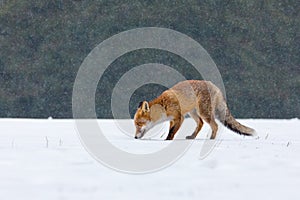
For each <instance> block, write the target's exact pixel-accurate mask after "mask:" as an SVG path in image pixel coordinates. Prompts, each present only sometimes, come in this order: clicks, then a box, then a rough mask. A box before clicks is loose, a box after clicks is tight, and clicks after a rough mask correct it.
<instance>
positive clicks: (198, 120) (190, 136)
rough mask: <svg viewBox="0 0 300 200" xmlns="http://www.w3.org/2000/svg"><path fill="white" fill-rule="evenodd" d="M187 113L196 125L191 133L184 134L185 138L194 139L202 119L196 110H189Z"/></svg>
mask: <svg viewBox="0 0 300 200" xmlns="http://www.w3.org/2000/svg"><path fill="white" fill-rule="evenodd" d="M189 115H190V116H191V117H192V118H193V119H194V120H195V121H196V123H197V127H196V129H195V131H194V132H193V134H192V135H189V136H186V139H195V138H196V137H197V135H198V133H199V131H200V130H201V128H202V126H203V120H202V119H201V117H200V116H199V115H198V113H197V111H196V110H193V111H192V112H190V113H189Z"/></svg>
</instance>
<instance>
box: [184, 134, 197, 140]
mask: <svg viewBox="0 0 300 200" xmlns="http://www.w3.org/2000/svg"><path fill="white" fill-rule="evenodd" d="M185 139H187V140H193V139H195V137H194V136H192V135H189V136H186V137H185Z"/></svg>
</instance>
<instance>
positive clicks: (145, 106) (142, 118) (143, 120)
mask: <svg viewBox="0 0 300 200" xmlns="http://www.w3.org/2000/svg"><path fill="white" fill-rule="evenodd" d="M134 124H135V128H136V132H135V137H134V138H135V139H139V138H142V137H143V136H144V135H145V133H146V132H147V131H148V130H149V129H150V128H151V117H150V107H149V103H148V102H147V101H143V102H140V104H139V107H138V109H137V111H136V113H135V115H134Z"/></svg>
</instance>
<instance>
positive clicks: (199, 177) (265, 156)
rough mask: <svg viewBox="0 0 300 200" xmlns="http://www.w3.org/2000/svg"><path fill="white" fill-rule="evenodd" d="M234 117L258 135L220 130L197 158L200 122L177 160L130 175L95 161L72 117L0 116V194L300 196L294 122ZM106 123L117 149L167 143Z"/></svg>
mask: <svg viewBox="0 0 300 200" xmlns="http://www.w3.org/2000/svg"><path fill="white" fill-rule="evenodd" d="M239 121H240V122H241V123H243V124H245V125H248V126H250V127H253V128H255V129H256V130H257V132H258V134H259V136H260V137H259V139H253V138H248V137H243V136H240V135H238V134H235V133H233V132H231V131H229V130H228V129H223V131H222V134H221V135H220V137H219V140H220V143H219V144H218V146H217V147H216V148H215V149H214V151H213V153H212V154H210V155H209V156H208V157H207V158H205V159H203V160H201V159H199V155H200V150H201V146H202V144H203V143H204V141H205V138H206V136H207V132H208V131H209V130H210V129H209V127H208V126H207V125H205V126H204V127H203V129H202V130H201V132H200V133H199V135H198V137H197V140H195V141H194V143H193V144H192V146H191V147H190V149H189V150H188V151H187V152H186V153H185V154H184V155H183V156H182V157H181V158H180V159H179V160H178V161H177V162H175V163H174V164H172V165H171V166H169V167H167V168H164V169H162V170H160V171H157V172H154V173H150V174H142V175H132V174H126V173H120V172H117V171H114V170H112V169H109V168H107V167H105V166H103V165H102V164H100V163H98V162H97V161H96V160H94V159H93V157H92V156H91V155H90V154H89V153H88V152H87V151H86V150H85V149H84V148H83V146H82V144H81V143H80V139H79V136H78V135H77V132H76V128H75V125H74V120H33V119H1V120H0V199H1V200H19V199H20V200H68V199H70V200H79V199H80V200H96V199H97V200H100V199H122V200H126V199H130V200H132V199H143V200H145V199H146V200H148V199H149V200H156V199H166V200H167V199H172V200H177V199H178V200H179V199H180V200H182V199H188V200H190V199H197V200H199V199H204V200H207V199H223V200H225V199H229V200H235V199H236V200H241V199H243V200H244V199H249V200H253V199H263V200H266V199H272V200H276V199H280V200H281V199H289V200H291V199H295V200H296V199H297V200H298V199H300V120H299V119H290V120H260V119H249V120H239ZM113 123H114V122H113V121H111V120H100V124H102V127H103V129H104V132H108V133H106V136H107V137H108V138H109V140H110V141H111V142H112V143H114V144H115V145H116V146H118V147H119V148H121V149H125V150H128V151H130V152H135V153H140V152H151V151H157V150H158V149H160V148H163V147H165V146H166V144H168V142H167V141H164V140H163V138H161V137H160V135H156V136H154V138H155V140H154V139H153V140H149V139H147V135H146V136H145V137H146V139H145V140H134V139H133V133H134V126H133V125H132V137H128V136H127V135H125V134H124V133H122V132H121V131H118V129H115V128H113V126H114V125H113ZM127 123H130V124H132V123H133V122H132V121H131V120H128V121H127ZM194 125H195V124H194V122H193V121H192V120H191V119H186V120H185V122H184V125H183V127H182V128H181V129H180V131H185V132H187V134H190V133H191V132H192V130H193V129H194ZM164 137H166V135H164ZM176 139H177V140H178V141H177V142H181V141H182V140H180V139H178V138H176Z"/></svg>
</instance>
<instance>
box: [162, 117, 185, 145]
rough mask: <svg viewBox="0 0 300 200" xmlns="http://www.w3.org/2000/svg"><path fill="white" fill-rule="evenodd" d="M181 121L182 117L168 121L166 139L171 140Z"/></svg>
mask: <svg viewBox="0 0 300 200" xmlns="http://www.w3.org/2000/svg"><path fill="white" fill-rule="evenodd" d="M182 122H183V117H180V119H178V120H172V121H170V129H169V134H168V136H167V138H166V140H173V138H174V136H175V134H176V133H177V131H178V130H179V128H180V126H181V124H182Z"/></svg>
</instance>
